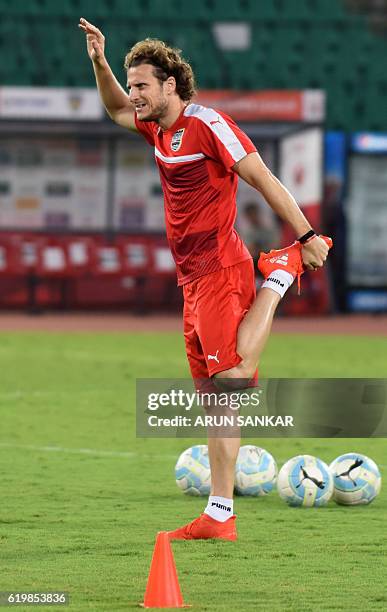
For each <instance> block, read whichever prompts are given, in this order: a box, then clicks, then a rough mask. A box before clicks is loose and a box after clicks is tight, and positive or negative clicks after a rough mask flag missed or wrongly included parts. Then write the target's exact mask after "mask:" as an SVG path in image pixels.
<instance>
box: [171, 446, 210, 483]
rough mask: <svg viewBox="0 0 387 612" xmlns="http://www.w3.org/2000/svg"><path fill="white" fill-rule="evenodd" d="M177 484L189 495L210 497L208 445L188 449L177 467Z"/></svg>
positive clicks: (182, 454) (179, 459)
mask: <svg viewBox="0 0 387 612" xmlns="http://www.w3.org/2000/svg"><path fill="white" fill-rule="evenodd" d="M175 478H176V484H177V486H178V487H179V489H181V491H183V493H186V494H187V495H209V494H210V489H211V471H210V461H209V458H208V447H207V445H206V444H197V445H196V446H191V447H190V448H187V449H186V450H185V451H184V452H183V453H181V455H180V457H179V458H178V460H177V463H176V465H175Z"/></svg>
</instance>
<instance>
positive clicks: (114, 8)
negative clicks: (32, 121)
mask: <svg viewBox="0 0 387 612" xmlns="http://www.w3.org/2000/svg"><path fill="white" fill-rule="evenodd" d="M386 14H387V2H385V1H384V0H382V1H381V0H378V2H376V1H375V2H373V1H371V2H363V1H362V0H337V1H334V2H327V0H266V1H265V2H257V1H255V0H238V1H231V0H196V1H195V2H194V3H191V4H190V5H189V6H188V5H187V3H186V2H185V1H184V0H170V1H167V2H165V1H164V0H131V1H130V2H128V0H63V1H62V2H60V3H56V2H52V1H51V0H29V2H27V3H26V2H25V1H24V0H13V1H12V2H11V3H10V2H9V1H8V0H0V16H2V18H1V20H0V52H1V55H2V58H3V59H2V62H1V66H0V79H1V82H2V83H3V84H4V85H40V86H46V85H48V86H61V85H62V86H74V87H79V86H90V87H93V86H94V77H93V74H92V71H91V70H90V66H89V60H88V58H87V56H86V53H85V51H84V41H83V37H82V36H81V35H80V33H79V32H78V29H77V22H78V18H79V17H80V16H86V18H87V19H89V20H90V21H93V22H95V23H96V24H97V25H98V26H99V27H100V28H101V30H102V31H103V32H104V33H105V36H106V40H107V47H106V53H107V56H108V58H109V61H110V62H111V65H112V68H113V70H114V71H115V72H116V74H117V75H118V76H119V78H120V79H121V81H122V82H124V80H125V75H124V71H123V68H122V64H123V58H124V55H125V51H126V50H127V49H129V48H130V46H131V45H132V44H133V43H134V42H135V41H136V40H139V39H141V38H144V37H146V36H152V37H158V38H161V39H165V40H166V41H167V42H168V43H172V44H174V45H176V46H178V47H179V48H182V49H183V50H184V54H185V56H186V57H187V58H188V59H189V60H190V61H191V62H192V65H193V67H194V69H195V71H196V73H197V76H198V83H199V86H200V87H203V88H234V89H246V90H253V89H272V88H294V87H298V88H322V89H325V90H326V91H327V99H328V109H327V110H328V116H327V127H328V128H330V129H344V130H348V131H350V130H356V129H357V130H358V129H381V130H385V129H387V118H386V114H385V112H384V107H385V104H383V101H385V102H387V100H386V97H387V77H386V76H385V70H384V66H383V65H382V64H381V62H380V59H379V58H380V56H383V55H386V52H387V35H386V34H385V33H384V31H383V29H382V28H381V25H383V24H386V23H387V19H386ZM235 21H237V22H246V23H247V25H248V27H250V28H251V46H250V48H248V49H246V50H242V51H227V50H224V51H223V50H222V49H220V48H219V47H218V46H217V43H216V40H215V37H214V33H213V26H214V24H215V23H219V22H221V23H227V22H235ZM375 24H378V26H379V27H378V28H377V30H378V31H377V33H375V31H374V30H375V28H374V27H373V26H375ZM209 60H210V61H209ZM366 89H367V98H369V99H366V93H365V91H366ZM338 93H339V94H340V95H338ZM342 94H344V96H343V95H342ZM339 100H340V102H339ZM376 101H377V102H378V104H376Z"/></svg>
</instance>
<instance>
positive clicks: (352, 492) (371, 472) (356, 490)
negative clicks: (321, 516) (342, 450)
mask: <svg viewBox="0 0 387 612" xmlns="http://www.w3.org/2000/svg"><path fill="white" fill-rule="evenodd" d="M329 469H330V471H331V473H332V476H333V483H334V489H333V499H334V500H335V502H336V503H338V504H342V505H344V506H360V505H365V504H370V503H371V502H372V501H373V500H374V499H375V497H377V495H379V492H380V488H381V484H382V477H381V475H380V472H379V468H378V466H377V465H376V463H375V461H373V460H372V459H370V458H369V457H366V455H362V454H360V453H346V454H345V455H340V457H337V458H336V459H335V460H334V461H332V463H331V464H330V466H329Z"/></svg>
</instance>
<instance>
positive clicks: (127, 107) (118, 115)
mask: <svg viewBox="0 0 387 612" xmlns="http://www.w3.org/2000/svg"><path fill="white" fill-rule="evenodd" d="M79 27H80V28H81V30H83V31H84V32H85V34H86V42H87V53H88V55H89V57H90V59H91V61H92V62H93V68H94V73H95V79H96V81H97V87H98V91H99V95H100V97H101V100H102V103H103V105H104V106H105V108H106V112H107V113H108V115H109V116H110V117H111V118H112V119H113V121H115V123H118V125H121V126H122V127H125V128H127V129H129V130H136V124H135V121H134V109H133V106H132V104H131V103H130V102H129V96H128V94H127V93H126V92H125V90H124V89H123V88H122V87H121V85H120V84H119V82H118V81H117V79H116V77H115V76H114V74H113V72H112V69H111V68H110V66H109V64H108V61H107V59H106V57H105V37H104V35H103V34H102V32H101V31H100V30H99V29H98V28H96V27H95V26H94V25H93V24H92V23H89V22H88V21H86V19H84V18H83V17H82V18H81V19H80V20H79Z"/></svg>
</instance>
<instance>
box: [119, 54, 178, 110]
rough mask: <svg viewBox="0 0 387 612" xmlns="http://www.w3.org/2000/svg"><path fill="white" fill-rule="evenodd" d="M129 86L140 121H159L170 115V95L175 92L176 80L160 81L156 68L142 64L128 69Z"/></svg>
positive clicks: (131, 99)
mask: <svg viewBox="0 0 387 612" xmlns="http://www.w3.org/2000/svg"><path fill="white" fill-rule="evenodd" d="M127 86H128V90H129V99H130V101H131V102H132V104H133V106H134V108H135V110H136V114H137V118H138V119H139V121H158V120H159V119H162V118H163V117H165V116H166V115H167V113H168V107H169V98H170V95H171V94H173V93H174V92H175V79H174V78H173V77H168V79H167V80H166V81H160V80H159V79H158V78H157V77H156V76H155V68H154V66H151V65H150V64H140V65H139V66H133V67H131V68H129V69H128V79H127Z"/></svg>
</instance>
